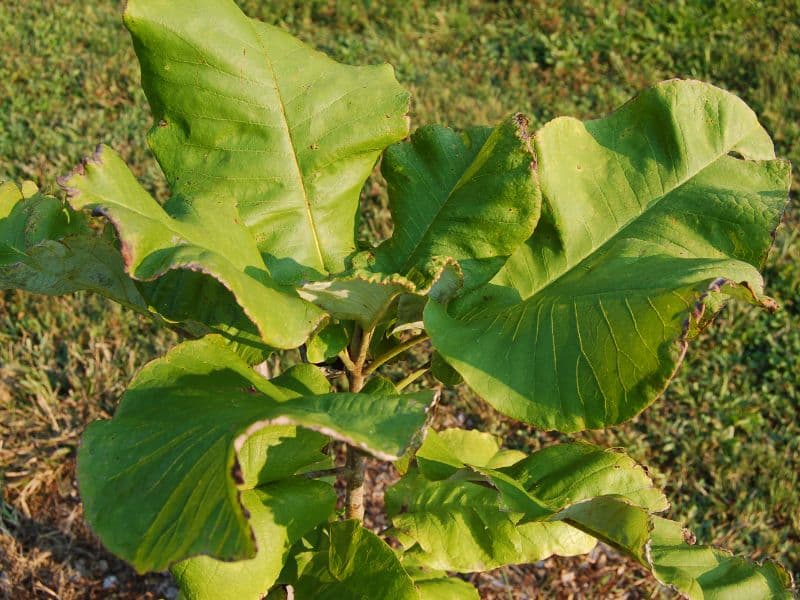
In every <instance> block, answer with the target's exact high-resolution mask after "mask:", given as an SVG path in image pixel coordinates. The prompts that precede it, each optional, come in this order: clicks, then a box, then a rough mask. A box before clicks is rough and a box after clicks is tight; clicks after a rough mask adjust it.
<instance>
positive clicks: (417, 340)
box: [364, 333, 429, 375]
mask: <svg viewBox="0 0 800 600" xmlns="http://www.w3.org/2000/svg"><path fill="white" fill-rule="evenodd" d="M428 338H429V336H428V334H427V333H423V334H420V335H418V336H416V337H413V338H411V339H410V340H406V341H405V342H403V343H402V344H398V345H397V346H395V347H394V348H392V349H391V350H389V351H388V352H386V353H385V354H382V355H381V356H379V357H378V358H376V359H375V360H374V361H372V364H371V365H369V366H368V367H367V368H366V369H364V375H370V374H372V373H374V372H375V371H376V370H377V369H378V367H380V366H381V365H382V364H384V363H386V362H388V361H390V360H392V359H393V358H394V357H395V356H397V355H399V354H402V353H403V352H405V351H406V350H408V349H410V348H413V347H414V346H416V345H417V344H421V343H422V342H424V341H426V340H428Z"/></svg>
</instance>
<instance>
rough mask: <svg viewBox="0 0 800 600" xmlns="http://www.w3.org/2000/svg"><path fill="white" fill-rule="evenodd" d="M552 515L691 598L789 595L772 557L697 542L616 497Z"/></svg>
mask: <svg viewBox="0 0 800 600" xmlns="http://www.w3.org/2000/svg"><path fill="white" fill-rule="evenodd" d="M553 518H556V519H559V520H564V521H568V522H569V523H571V524H572V525H574V526H575V527H578V528H580V529H583V530H584V531H587V532H590V533H591V534H592V535H594V536H596V537H598V538H600V539H602V540H604V541H606V542H608V543H610V544H612V545H613V546H615V547H616V548H618V549H620V550H622V551H623V552H625V553H627V554H629V555H630V556H632V557H633V558H635V559H636V560H638V561H639V562H640V563H641V564H642V565H644V566H645V567H647V568H648V569H650V570H651V571H652V572H653V575H655V577H656V579H658V580H659V581H660V582H661V583H663V584H665V585H668V586H670V587H672V588H673V589H675V590H677V591H679V592H680V593H681V594H682V595H684V596H685V597H687V598H690V599H692V600H695V599H696V600H708V599H712V598H714V599H717V598H718V599H720V600H722V599H725V600H728V599H731V600H735V599H741V600H758V599H762V598H763V599H764V600H767V599H769V600H777V599H786V600H788V599H790V598H792V597H793V594H792V580H791V576H790V575H789V573H788V572H787V571H786V570H785V569H784V568H783V567H781V566H780V565H778V564H776V563H773V562H769V561H767V562H765V563H764V564H761V565H759V564H756V563H753V562H751V561H748V560H746V559H744V558H741V557H738V556H733V555H731V554H730V553H729V552H726V551H724V550H719V549H716V548H712V547H710V546H696V545H694V544H695V541H694V534H692V533H691V532H689V531H687V530H685V529H683V528H682V527H681V526H680V524H678V523H676V522H674V521H670V520H668V519H664V518H661V517H657V516H654V515H652V514H649V513H648V512H647V510H645V509H642V508H640V507H637V506H633V505H631V504H629V503H628V502H625V501H624V500H621V499H619V498H615V497H609V496H604V497H599V498H594V499H592V500H589V501H587V502H581V503H578V504H575V505H573V506H570V507H569V508H567V509H565V510H563V511H561V512H560V513H559V514H558V515H555V516H554V517H553Z"/></svg>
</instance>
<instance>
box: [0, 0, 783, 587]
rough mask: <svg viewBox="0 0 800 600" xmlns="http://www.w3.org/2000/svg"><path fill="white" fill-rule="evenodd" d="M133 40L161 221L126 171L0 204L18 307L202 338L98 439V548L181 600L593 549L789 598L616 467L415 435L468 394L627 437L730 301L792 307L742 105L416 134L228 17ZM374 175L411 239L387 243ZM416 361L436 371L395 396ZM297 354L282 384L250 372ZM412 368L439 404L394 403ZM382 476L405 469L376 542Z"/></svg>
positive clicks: (398, 230)
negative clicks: (445, 390) (371, 206)
mask: <svg viewBox="0 0 800 600" xmlns="http://www.w3.org/2000/svg"><path fill="white" fill-rule="evenodd" d="M124 21H125V25H126V27H127V28H128V30H129V31H130V33H131V35H132V37H133V43H134V46H135V49H136V53H137V56H138V58H139V62H140V63H141V72H142V83H143V86H144V90H145V92H146V95H147V98H148V100H149V102H150V106H151V108H152V112H153V118H154V123H155V125H154V127H153V128H152V130H151V131H150V134H149V143H150V147H151V148H152V151H153V153H154V154H155V156H156V158H157V159H158V161H159V163H160V165H161V168H162V169H163V171H164V174H165V175H166V178H167V181H168V183H169V186H170V188H171V197H170V198H169V200H168V201H166V203H164V204H163V205H162V204H159V203H158V202H157V201H156V200H155V199H154V198H153V197H152V196H151V195H150V194H149V193H148V192H147V191H146V190H145V189H144V188H143V187H142V186H141V185H140V184H139V183H138V182H137V180H136V178H135V177H134V176H133V175H132V173H131V172H130V171H129V170H128V168H127V166H126V165H125V163H124V162H123V160H122V159H121V158H120V156H119V155H118V154H117V153H116V152H114V150H112V149H111V148H109V147H107V146H100V147H98V149H97V151H96V152H95V153H94V155H93V156H92V157H91V158H89V159H87V160H86V161H84V162H83V163H82V164H81V165H80V166H78V167H77V168H76V169H75V170H74V171H73V172H72V173H71V174H69V175H68V176H66V177H64V178H62V179H61V180H60V181H59V183H60V185H61V187H62V188H63V190H64V191H65V192H66V200H62V199H59V198H55V197H52V196H47V195H44V194H42V193H40V192H39V191H38V190H37V189H36V188H35V186H33V185H32V184H30V183H26V184H24V185H23V186H22V188H21V189H18V188H17V187H15V186H14V185H11V184H6V185H4V186H3V187H2V188H0V282H1V283H2V287H4V288H21V289H24V290H28V291H31V292H37V293H43V294H65V293H70V292H74V291H76V290H89V291H92V292H97V293H100V294H103V295H105V296H107V297H109V298H111V299H112V300H115V301H117V302H119V303H121V304H123V305H125V306H126V307H129V308H130V309H132V310H134V311H136V312H138V313H140V314H142V315H147V316H148V317H151V318H153V319H156V320H157V321H159V322H161V323H163V324H166V325H167V326H169V327H172V328H174V329H176V330H177V331H179V332H180V333H182V334H183V336H184V337H185V338H186V339H185V341H183V342H182V343H180V344H178V345H177V346H175V347H174V348H172V349H171V350H170V351H169V352H167V354H166V355H165V356H163V357H161V358H158V359H156V360H154V361H152V362H151V363H149V364H148V365H147V366H145V367H144V368H143V369H142V370H141V371H139V372H138V373H137V374H136V375H135V376H134V378H133V380H132V382H131V383H130V386H129V387H128V389H127V391H126V392H125V394H124V395H123V397H122V399H121V401H120V404H119V407H118V409H117V411H116V414H115V416H114V418H113V419H111V420H107V421H99V422H95V423H92V424H91V425H90V426H89V428H88V429H87V431H86V433H85V434H84V437H83V442H82V445H81V447H80V450H79V452H78V483H79V486H80V491H81V494H82V497H83V502H84V507H85V515H86V519H87V521H88V522H89V524H90V525H91V527H92V529H93V530H94V531H95V532H96V533H97V535H98V536H99V537H100V539H101V540H102V541H103V543H104V544H105V545H106V546H107V548H108V549H109V550H110V551H111V552H113V553H115V554H116V555H118V556H120V557H122V558H123V559H125V560H126V561H128V562H130V563H131V564H132V565H133V567H134V568H135V569H136V570H137V571H139V572H146V571H161V570H164V569H167V568H169V569H171V571H172V573H173V574H174V576H175V578H176V579H177V581H178V583H179V584H180V587H181V590H182V594H183V595H184V596H185V597H186V598H212V599H217V598H235V599H237V600H238V599H249V598H253V599H255V598H262V597H265V596H266V597H268V598H283V597H286V596H292V595H293V597H294V598H336V599H337V600H338V599H340V598H393V599H412V598H413V599H424V600H433V599H438V598H443V599H444V598H447V599H453V598H464V599H466V598H476V597H477V592H476V590H475V589H474V588H472V587H471V586H470V585H469V584H468V583H467V582H465V581H464V580H462V579H459V578H457V577H455V576H453V574H454V573H467V572H473V571H481V570H486V569H494V568H496V567H500V566H503V565H510V564H519V563H530V562H534V561H538V560H541V559H544V558H546V557H549V556H551V555H562V556H571V555H579V554H583V553H587V552H589V551H590V550H591V549H592V548H593V547H594V546H595V545H596V544H597V542H598V540H602V541H604V542H606V543H608V544H610V545H612V546H614V547H615V548H617V549H618V550H620V551H622V552H623V553H625V554H627V555H629V556H631V557H633V559H635V560H636V561H638V562H639V563H641V564H642V565H643V566H644V567H646V568H648V569H649V570H651V571H652V573H653V575H654V576H655V577H656V579H658V580H659V581H660V582H661V583H663V584H664V585H667V586H671V587H673V588H674V589H676V590H678V591H679V592H681V593H682V594H685V595H686V596H688V597H691V598H710V597H713V598H746V599H754V598H779V597H789V596H791V594H792V585H793V584H792V581H791V578H790V576H789V574H788V573H787V572H786V571H785V570H784V569H783V568H782V567H780V566H779V565H778V564H777V563H773V562H765V563H764V564H760V565H759V564H755V563H751V562H748V561H747V560H745V559H742V558H737V557H734V556H732V555H730V554H728V553H726V552H724V551H722V550H718V549H715V548H711V547H708V546H702V545H696V544H695V540H694V536H693V535H692V534H691V533H690V532H688V531H687V530H685V529H683V528H682V526H681V525H679V524H678V523H676V522H673V521H670V520H668V519H666V518H664V517H663V516H660V514H661V513H663V512H664V511H665V510H667V509H668V506H669V503H668V501H667V499H666V497H665V496H664V494H663V492H662V491H660V490H659V489H657V488H656V487H655V486H654V484H653V482H652V480H651V478H650V477H649V476H648V474H647V471H646V470H645V469H644V468H642V467H641V466H639V465H637V464H636V463H635V462H634V461H633V460H632V459H631V458H629V457H628V456H627V455H626V454H625V453H624V452H622V451H620V450H616V449H603V448H599V447H596V446H593V445H589V444H585V443H562V444H556V445H553V446H551V447H548V448H545V449H543V450H540V451H538V452H534V453H532V454H525V453H523V452H520V451H518V450H508V449H502V448H501V447H500V446H499V444H498V441H497V440H496V439H495V438H494V437H492V436H491V435H488V434H486V433H480V432H478V431H465V430H460V429H448V430H444V431H438V432H437V431H433V430H432V428H431V429H428V427H429V425H430V424H431V421H433V422H434V424H435V418H434V408H435V404H436V398H437V391H438V390H440V389H441V387H442V386H443V385H454V384H457V383H459V382H460V381H461V379H462V378H463V381H464V382H465V384H466V385H467V386H468V387H469V388H470V389H472V390H473V391H474V392H475V393H477V394H478V395H479V396H480V397H482V398H483V399H485V400H486V402H488V403H489V404H490V405H492V406H493V407H494V408H496V409H497V410H498V411H500V412H501V413H503V414H505V415H508V416H510V417H513V418H515V419H518V420H520V421H523V422H525V423H529V424H532V425H533V426H536V427H538V428H540V429H546V430H553V429H555V430H558V431H561V432H566V433H569V432H577V431H581V430H585V429H596V428H603V427H608V426H611V425H615V424H618V423H621V422H623V421H625V420H626V419H629V418H631V417H633V416H634V415H636V414H638V413H639V412H640V411H642V410H643V409H644V408H645V407H646V406H647V405H648V404H650V403H651V402H652V401H653V400H654V399H655V398H656V397H657V396H659V394H660V393H661V392H662V391H663V390H664V388H665V386H667V385H668V383H669V381H670V379H671V378H672V377H673V375H674V373H675V370H676V369H677V368H678V366H679V364H680V362H681V359H682V357H683V355H684V353H685V351H686V347H687V344H688V342H689V340H690V339H691V338H692V337H693V336H695V335H696V333H697V332H698V331H699V330H700V329H702V328H703V327H704V326H705V325H706V324H707V323H708V322H709V321H710V320H711V319H712V318H713V316H714V314H715V312H716V311H718V310H719V308H720V307H721V306H722V305H723V303H724V302H725V301H727V300H728V299H729V298H739V299H743V300H745V301H749V302H752V303H754V304H757V305H761V306H764V307H766V308H770V309H772V308H774V303H773V302H772V300H770V299H769V298H768V297H766V296H765V295H764V294H763V291H762V283H763V282H762V279H761V276H760V275H759V269H760V268H761V267H762V266H763V264H764V261H765V259H766V256H767V253H768V251H769V248H770V245H771V242H772V235H773V233H774V231H775V228H776V226H777V225H778V223H779V221H780V217H781V213H782V211H783V209H784V207H785V203H786V199H787V190H788V186H789V177H790V174H789V165H788V163H787V162H786V161H782V160H777V159H776V158H775V155H774V151H773V144H772V142H771V140H770V138H769V136H768V134H767V133H766V132H765V130H764V129H763V128H762V127H761V125H759V123H758V121H757V119H756V116H755V115H754V114H753V112H752V111H751V110H750V109H749V108H748V107H747V106H746V105H745V104H744V103H743V102H742V101H741V100H739V99H737V98H736V97H735V96H733V95H731V94H729V93H727V92H724V91H722V90H720V89H718V88H715V87H713V86H711V85H707V84H704V83H700V82H697V81H678V80H673V81H667V82H664V83H660V84H658V85H655V86H653V87H651V88H649V89H646V90H645V91H643V92H642V93H641V94H639V95H638V96H636V97H635V98H633V99H632V100H631V101H630V102H628V103H627V104H626V105H624V106H623V107H622V108H620V109H619V110H617V111H616V112H614V113H613V114H611V115H610V116H608V117H605V118H602V119H598V120H592V121H585V122H582V121H579V120H576V119H573V118H567V117H562V118H558V119H555V120H553V121H551V122H550V123H548V124H546V125H545V126H544V127H542V128H541V129H539V130H538V131H531V129H530V126H529V120H528V118H526V117H525V116H523V115H522V114H514V115H512V116H509V117H508V118H506V119H505V120H503V121H502V122H500V123H499V124H498V125H496V126H495V127H475V128H472V129H468V130H466V131H464V132H456V131H453V130H452V129H449V128H447V127H443V126H439V125H429V126H424V127H421V128H419V129H417V130H416V131H415V132H414V133H413V134H411V136H410V137H409V136H408V134H409V122H408V118H407V116H406V113H407V111H408V105H409V95H408V93H407V92H405V91H404V90H403V89H402V87H400V85H399V84H398V83H397V81H396V80H395V77H394V74H393V70H392V68H391V67H389V66H387V65H382V66H370V67H354V66H346V65H342V64H338V63H336V62H334V61H332V60H330V59H329V58H327V57H325V56H323V55H322V54H320V53H318V52H316V51H315V50H313V49H312V48H310V47H308V46H306V45H304V44H303V43H301V42H299V41H298V40H296V39H295V38H293V37H292V36H290V35H289V34H287V33H286V32H284V31H283V30H281V29H278V28H275V27H272V26H270V25H267V24H265V23H262V22H259V21H256V20H253V19H250V18H248V17H246V16H245V15H244V14H242V13H241V12H240V10H239V9H238V8H237V7H236V5H235V4H234V3H233V2H232V1H231V0H201V1H198V0H130V1H129V2H128V5H127V7H126V9H125V15H124ZM381 157H382V158H381ZM379 159H381V173H382V175H383V177H384V178H385V180H386V183H387V187H388V196H389V207H390V209H391V215H392V219H393V225H394V230H393V234H392V236H391V237H390V238H389V239H387V240H385V241H383V242H382V243H380V244H379V245H378V246H377V247H370V246H369V245H368V244H364V243H361V242H359V241H358V239H357V231H358V208H359V194H360V190H361V188H362V186H363V184H364V182H365V180H366V179H367V178H368V177H369V175H370V174H371V172H372V170H373V168H374V166H375V164H376V161H378V160H379ZM87 213H88V214H87ZM89 215H91V217H104V218H105V219H106V221H107V223H109V225H108V226H106V227H105V228H104V229H103V230H102V231H101V229H100V228H98V227H97V226H95V225H93V224H92V221H91V219H90V216H89ZM423 342H429V344H430V345H431V346H432V348H433V354H432V356H431V357H430V362H429V364H427V366H426V367H425V368H423V369H421V370H418V371H415V372H413V373H410V374H408V376H407V377H404V378H403V379H402V380H401V381H399V382H395V381H392V380H391V379H390V378H388V377H387V376H384V375H381V369H382V367H383V366H384V365H386V364H387V363H390V361H392V360H393V359H396V358H398V357H400V356H401V355H402V354H403V353H404V352H406V351H407V350H409V349H411V348H412V347H414V346H415V345H417V344H421V343H423ZM298 347H300V348H301V353H300V355H301V356H302V358H303V360H302V362H300V363H299V364H296V365H295V366H292V367H291V368H288V369H286V370H285V371H283V372H282V373H280V374H278V375H277V376H274V377H272V378H271V379H268V378H266V377H265V376H263V375H262V374H261V373H262V372H263V369H261V370H258V369H256V368H254V366H256V365H258V364H259V363H262V362H263V361H264V360H265V359H266V358H267V357H269V356H270V355H271V354H273V353H275V352H278V351H280V350H286V349H292V348H298ZM425 373H429V376H428V377H427V378H426V380H427V381H434V379H435V380H436V381H438V382H439V383H436V384H435V386H434V389H428V390H423V391H418V392H414V393H406V389H405V388H406V387H407V386H409V385H411V384H412V383H414V382H416V383H414V387H415V388H418V387H420V382H421V381H423V380H422V379H420V377H421V376H422V375H423V374H425ZM273 375H274V373H273ZM332 448H334V449H336V448H338V449H344V448H346V461H344V464H337V457H341V455H342V454H343V452H334V451H333V450H332ZM368 456H373V457H377V458H378V459H380V460H384V461H393V462H394V464H395V466H396V467H397V469H398V471H399V472H400V473H401V474H402V477H401V478H400V480H399V481H398V482H397V483H396V484H395V485H393V486H392V487H391V488H390V489H389V490H388V491H387V492H386V496H385V510H386V515H387V522H389V523H390V524H391V525H390V527H389V529H387V530H385V531H382V532H380V535H378V534H376V533H374V532H373V531H371V530H370V529H367V528H365V527H364V525H363V524H362V520H363V515H364V468H365V460H366V457H368ZM341 462H343V461H342V460H341V459H340V460H338V463H341ZM337 480H338V482H339V483H340V484H341V485H342V487H344V488H345V489H346V498H345V500H344V502H343V505H341V506H342V508H340V509H338V510H337V493H336V491H335V484H336V483H337ZM386 540H391V542H392V543H391V544H390V543H387V541H386Z"/></svg>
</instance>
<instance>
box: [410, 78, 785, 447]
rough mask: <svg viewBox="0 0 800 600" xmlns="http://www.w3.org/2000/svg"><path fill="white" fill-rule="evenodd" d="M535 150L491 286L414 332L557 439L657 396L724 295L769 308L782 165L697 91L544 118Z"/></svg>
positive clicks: (731, 113) (672, 90)
mask: <svg viewBox="0 0 800 600" xmlns="http://www.w3.org/2000/svg"><path fill="white" fill-rule="evenodd" d="M535 146H536V157H537V160H538V172H539V179H540V183H541V189H542V195H543V209H542V218H541V220H540V222H539V224H538V226H537V228H536V231H535V232H534V234H533V236H532V237H531V238H530V239H529V240H528V242H527V243H526V244H525V245H523V246H522V247H521V248H520V249H519V250H518V251H517V252H516V253H515V254H514V255H513V256H512V258H511V259H510V260H509V261H508V263H507V264H506V266H505V267H504V268H503V270H502V271H501V272H500V273H498V275H497V276H496V277H495V279H494V280H493V281H492V282H491V283H490V284H489V285H487V286H485V287H483V288H481V289H479V290H476V292H475V293H474V294H472V295H471V296H470V297H468V298H464V299H463V300H461V301H459V302H457V303H455V304H453V305H451V306H449V307H447V308H445V307H444V306H442V305H439V304H435V303H429V305H428V307H427V309H426V313H425V326H426V328H427V330H428V332H429V333H430V335H431V339H432V341H433V344H434V346H435V347H436V349H437V350H438V351H439V352H440V353H441V354H442V355H443V356H444V357H445V358H446V359H447V361H448V362H450V363H451V364H452V365H453V366H454V367H455V368H456V369H457V370H458V371H459V372H460V373H461V374H462V375H463V376H464V379H465V381H466V382H467V384H468V385H469V386H470V387H472V388H473V389H474V390H475V391H477V392H478V393H479V394H480V395H481V396H483V397H484V398H486V400H487V401H489V402H490V403H491V404H492V405H493V406H494V407H496V408H497V409H498V410H500V411H501V412H503V413H505V414H507V415H510V416H512V417H515V418H518V419H521V420H524V421H527V422H530V423H534V424H536V425H537V426H539V427H543V428H548V429H554V428H555V429H559V430H561V431H577V430H580V429H585V428H599V427H604V426H607V425H610V424H614V423H619V422H621V421H623V420H625V419H627V418H630V417H632V416H633V415H635V414H637V413H638V412H639V411H641V410H642V409H643V408H644V407H646V406H647V405H648V404H649V403H650V402H652V401H653V400H654V399H655V398H656V397H657V396H658V395H659V394H660V393H661V392H662V390H663V389H664V387H665V386H666V385H667V383H668V382H669V380H670V378H671V377H672V375H673V373H674V372H675V370H676V368H677V366H678V365H679V363H680V361H681V359H682V357H683V354H684V352H685V350H686V345H687V339H688V337H690V336H691V335H692V334H693V333H694V332H695V331H696V328H697V326H698V325H702V324H704V323H705V322H707V320H708V313H709V312H713V310H715V309H717V308H719V306H720V303H721V301H722V300H724V299H725V298H726V297H728V296H737V297H742V298H746V299H748V300H750V301H752V302H755V303H758V304H761V305H763V306H767V307H769V306H773V305H774V304H773V303H772V302H771V300H769V299H768V298H765V297H764V296H763V295H762V280H761V277H760V275H759V273H758V268H759V267H760V266H762V264H763V262H764V260H765V257H766V254H767V251H768V249H769V247H770V244H771V240H772V238H771V234H772V233H773V232H774V230H775V227H776V225H777V224H778V222H779V219H780V214H781V211H782V210H783V207H784V205H785V203H786V193H787V189H788V186H789V180H790V177H789V165H788V163H786V162H784V161H778V160H775V159H774V153H773V148H772V142H771V141H770V139H769V136H768V135H767V133H766V132H765V131H764V129H763V128H762V127H761V126H760V125H759V123H758V121H757V119H756V117H755V115H754V114H753V112H752V111H751V110H750V109H749V108H748V107H747V106H746V105H745V104H744V103H743V102H742V101H741V100H739V99H737V98H736V97H734V96H733V95H731V94H728V93H726V92H724V91H722V90H719V89H717V88H714V87H712V86H710V85H706V84H702V83H699V82H693V81H668V82H665V83H662V84H659V85H656V86H654V87H652V88H650V89H648V90H646V91H645V92H643V93H642V94H641V95H640V96H638V97H636V98H635V99H633V100H632V101H631V102H629V103H627V104H626V105H625V106H623V107H622V108H620V109H619V110H618V111H617V112H615V113H613V114H612V115H611V116H609V117H607V118H604V119H600V120H597V121H588V122H585V123H582V122H580V121H577V120H575V119H571V118H559V119H556V120H554V121H552V122H551V123H549V124H548V125H546V126H545V127H544V128H543V129H541V130H540V131H539V132H538V133H537V134H536V136H535ZM741 157H744V158H743V159H742V158H741ZM705 307H708V308H709V309H711V310H709V311H705V310H704V309H705ZM704 313H705V314H704Z"/></svg>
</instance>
